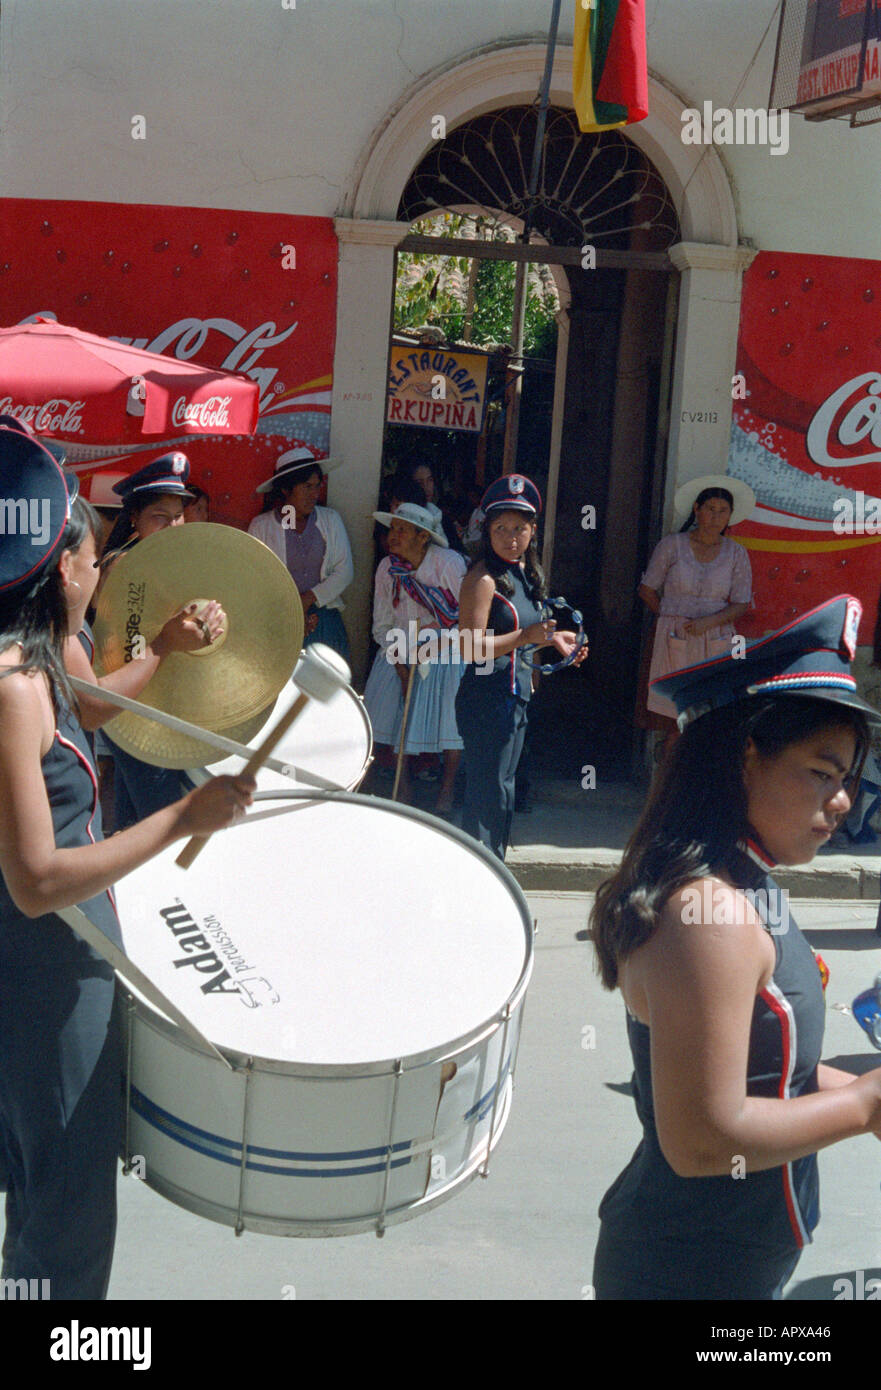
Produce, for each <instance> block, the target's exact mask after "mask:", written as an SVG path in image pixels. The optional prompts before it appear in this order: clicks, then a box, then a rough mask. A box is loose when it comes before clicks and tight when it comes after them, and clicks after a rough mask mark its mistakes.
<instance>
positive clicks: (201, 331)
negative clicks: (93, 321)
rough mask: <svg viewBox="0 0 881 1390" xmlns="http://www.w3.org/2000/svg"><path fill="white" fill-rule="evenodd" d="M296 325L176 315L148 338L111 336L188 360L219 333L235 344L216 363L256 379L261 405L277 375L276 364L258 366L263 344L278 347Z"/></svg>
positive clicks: (263, 348)
mask: <svg viewBox="0 0 881 1390" xmlns="http://www.w3.org/2000/svg"><path fill="white" fill-rule="evenodd" d="M297 326H298V324H297V323H292V324H291V326H290V328H284V329H282V330H281V331H280V332H279V331H278V329H277V327H276V324H275V323H274V322H273V320H272V319H267V320H266V322H265V323H260V324H258V325H257V327H256V328H252V329H250V330H248V329H246V328H243V327H242V325H241V324H240V323H236V322H235V321H234V320H233V319H222V318H211V319H197V318H188V319H178V320H177V322H176V323H172V324H170V325H169V327H168V328H164V329H163V330H162V332H161V333H157V334H156V337H155V338H152V339H150V340H148V339H147V338H118V337H115V338H114V341H115V342H117V343H129V344H131V346H133V347H137V348H145V349H146V351H147V352H164V353H168V354H170V355H171V356H173V357H176V358H177V359H178V361H179V362H189V360H190V358H192V357H195V356H196V354H197V353H198V352H201V351H202V349H203V348H204V347H205V344H206V342H207V340H208V335H209V333H211V332H212V331H213V332H216V333H220V334H221V336H222V337H224V338H227V339H229V340H231V341H232V342H233V343H234V344H235V346H234V347H233V348H232V349H231V350H230V351H229V352H228V353H227V355H226V357H225V358H224V360H223V361H222V362H221V363H220V366H221V368H222V369H223V370H224V371H225V372H244V373H245V375H246V376H249V377H250V378H251V380H252V381H256V382H257V385H258V386H259V387H260V404H261V406H262V405H264V404H265V403H266V400H267V398H268V397H269V396H270V395H271V388H272V383H273V381H274V380H275V378H276V376H277V375H278V368H277V367H258V366H257V363H258V362H259V361H260V358H261V357H262V356H263V353H264V352H265V351H266V349H267V348H273V347H278V345H279V343H283V342H285V341H286V340H287V339H288V338H290V336H291V334H292V333H293V332H294V331H295V330H296V328H297ZM212 365H213V364H212Z"/></svg>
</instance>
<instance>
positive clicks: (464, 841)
mask: <svg viewBox="0 0 881 1390" xmlns="http://www.w3.org/2000/svg"><path fill="white" fill-rule="evenodd" d="M272 799H273V800H279V801H309V802H324V801H341V802H344V803H346V804H351V805H355V806H366V807H369V808H370V809H371V810H379V811H386V812H388V813H389V814H390V815H399V816H401V818H402V819H404V820H417V821H421V822H422V823H423V824H425V825H426V826H427V827H428V828H429V829H433V830H436V831H438V832H439V833H441V834H443V835H445V836H447V838H449V839H453V840H456V841H458V843H459V844H460V845H461V846H462V847H463V848H464V849H467V850H469V851H470V852H471V853H472V854H475V855H476V856H477V858H478V859H482V860H483V861H484V863H485V864H486V865H487V867H489V868H490V869H492V870H493V872H494V873H495V874H496V876H497V877H498V878H499V879H500V880H501V882H502V883H503V884H504V885H505V887H506V888H508V890H509V892H510V895H511V897H512V898H513V899H514V901H515V903H516V905H517V910H518V912H519V914H520V919H521V925H522V926H523V935H524V946H525V948H526V949H525V953H524V959H523V965H522V967H521V970H520V974H519V975H518V977H517V981H516V983H515V984H514V987H513V988H512V990H511V991H510V993H509V994H508V996H507V998H506V999H505V1000H504V1002H503V1003H502V1004H501V1005H500V1007H499V1008H498V1009H497V1011H496V1012H495V1013H494V1014H491V1015H490V1016H489V1017H488V1018H484V1019H482V1020H481V1021H480V1023H477V1024H475V1025H474V1026H473V1027H472V1028H470V1029H469V1030H468V1031H467V1032H466V1033H463V1034H460V1035H459V1036H458V1037H455V1038H451V1039H449V1040H448V1041H445V1042H444V1043H442V1044H439V1045H438V1046H437V1047H434V1048H429V1049H425V1050H423V1051H421V1052H408V1053H405V1054H403V1056H400V1055H399V1056H397V1057H384V1058H378V1059H377V1060H375V1061H372V1062H283V1061H281V1060H280V1059H279V1058H272V1057H263V1056H262V1055H258V1054H256V1053H244V1052H241V1051H240V1050H239V1049H238V1048H230V1047H229V1046H228V1045H227V1044H224V1043H223V1042H220V1041H218V1040H217V1038H215V1037H211V1036H210V1035H209V1034H208V1033H207V1032H206V1033H205V1037H206V1038H208V1041H209V1042H211V1043H212V1044H213V1045H214V1047H216V1048H217V1049H218V1051H220V1052H222V1053H223V1055H224V1057H227V1058H230V1059H232V1058H242V1059H244V1063H243V1065H247V1064H248V1062H249V1061H250V1063H251V1065H253V1066H254V1067H258V1066H259V1067H260V1069H261V1070H271V1071H274V1072H280V1073H283V1074H286V1075H301V1076H303V1077H313V1078H315V1079H318V1078H320V1077H322V1076H323V1077H333V1076H343V1075H344V1076H385V1075H388V1074H389V1073H393V1071H394V1068H395V1064H396V1063H397V1062H406V1063H408V1064H409V1065H408V1066H406V1067H405V1070H407V1071H415V1070H416V1069H417V1068H418V1067H421V1066H428V1065H431V1064H432V1063H434V1062H439V1061H443V1060H445V1059H447V1058H449V1057H450V1056H452V1055H455V1054H457V1053H459V1052H461V1051H464V1050H466V1049H467V1048H468V1047H469V1046H473V1045H474V1044H476V1043H477V1042H480V1041H481V1040H482V1038H483V1036H484V1035H486V1036H490V1035H491V1034H492V1033H493V1032H495V1031H497V1030H498V1028H500V1027H504V1026H505V1024H506V1023H507V1022H509V1021H510V1020H511V1018H512V1017H513V1014H514V1011H515V1010H516V1009H518V1008H520V1007H521V1006H522V1004H523V997H524V995H525V993H526V989H527V986H528V984H529V981H530V979H531V977H532V970H533V966H534V964H535V940H534V938H535V933H534V929H533V922H532V916H531V914H530V911H529V904H528V903H527V901H526V896H525V894H524V892H523V889H522V888H521V887H520V884H519V883H518V882H517V880H516V879H515V878H514V875H513V874H512V873H511V871H510V869H509V868H508V867H507V865H505V864H504V863H503V862H502V861H501V860H500V859H499V858H498V857H497V856H496V855H495V854H493V853H492V852H491V851H490V850H488V849H487V848H486V846H485V845H482V844H481V843H480V842H479V841H478V840H475V839H473V838H472V837H471V836H470V835H467V834H466V833H465V831H464V830H460V829H459V827H458V826H455V825H451V824H450V823H449V821H445V820H441V819H440V818H439V817H438V816H432V815H431V814H430V813H429V812H427V811H423V810H421V809H419V808H418V807H414V806H402V805H401V804H400V803H398V802H395V801H388V800H385V799H384V798H383V797H378V796H365V795H364V794H363V793H361V792H350V791H338V792H323V791H313V790H311V789H310V790H306V791H300V790H297V789H296V788H291V789H290V790H287V789H285V790H283V791H282V790H280V791H279V792H278V796H277V798H276V797H273V798H272ZM247 823H248V818H247V817H245V818H244V819H243V820H242V821H239V822H237V823H236V824H234V825H232V826H230V827H229V831H228V832H227V833H229V832H232V833H235V832H236V830H238V829H239V828H240V827H241V826H244V825H247ZM119 983H120V987H121V988H122V989H123V991H124V992H125V993H126V994H127V995H129V996H130V997H131V998H132V999H133V1000H134V1001H135V1003H136V1006H137V1007H138V1008H141V1009H145V1010H147V1011H148V1012H149V1013H150V1015H151V1017H152V1018H153V1019H155V1021H156V1024H157V1026H158V1027H159V1030H160V1031H161V1032H166V1033H168V1034H169V1036H173V1037H174V1039H175V1040H176V1041H179V1042H180V1043H181V1044H182V1045H184V1046H185V1047H188V1048H190V1049H192V1051H193V1052H195V1053H196V1054H197V1055H198V1056H200V1057H205V1058H207V1059H209V1060H211V1061H213V1062H215V1064H216V1065H219V1063H217V1061H216V1058H213V1057H211V1054H210V1053H209V1052H206V1051H205V1049H204V1048H201V1047H199V1045H198V1043H197V1042H196V1040H195V1039H193V1038H190V1037H188V1036H187V1035H186V1034H185V1033H184V1032H183V1030H182V1029H180V1028H179V1027H178V1026H177V1024H175V1023H172V1022H171V1021H170V1020H169V1019H166V1018H165V1016H164V1015H162V1014H160V1013H158V1012H157V1010H156V1009H155V1007H154V1006H153V1005H152V1004H150V1003H149V1002H147V1001H146V1000H145V999H143V998H142V996H141V995H139V994H137V993H135V991H134V989H133V987H132V986H130V985H129V984H128V983H127V982H126V981H125V980H120V981H119ZM203 1031H204V1030H203ZM235 1069H238V1068H237V1067H236V1068H235Z"/></svg>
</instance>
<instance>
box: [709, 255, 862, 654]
mask: <svg viewBox="0 0 881 1390" xmlns="http://www.w3.org/2000/svg"><path fill="white" fill-rule="evenodd" d="M737 371H738V374H739V378H735V382H734V386H733V391H734V397H735V399H734V415H733V421H732V429H731V447H730V453H729V461H728V472H729V473H731V474H734V475H735V476H736V477H739V478H742V479H743V480H744V482H747V483H749V485H750V487H751V488H752V489H753V490H754V492H755V494H756V498H757V502H758V505H757V508H756V511H755V513H754V514H753V516H752V517H751V518H750V520H749V521H747V522H743V523H742V524H741V525H739V526H738V527H737V528H736V531H735V532H734V534H735V535H736V538H737V539H738V540H739V541H740V542H741V543H742V544H743V545H745V546H746V547H747V549H748V551H749V557H750V561H751V563H752V568H753V580H754V595H755V608H754V610H753V611H752V612H751V613H750V614H749V615H747V616H746V617H744V618H743V619H741V622H740V624H739V626H741V627H742V628H743V630H744V631H745V632H746V633H748V634H749V635H753V636H756V635H759V634H761V633H762V632H765V631H767V630H769V629H773V628H776V627H779V626H782V624H783V623H785V622H788V621H789V620H790V619H791V618H793V617H794V616H796V614H799V613H804V612H806V611H807V610H808V609H810V608H812V607H813V606H814V605H816V604H818V603H822V602H823V600H824V599H826V598H830V597H831V596H832V595H834V594H837V593H851V594H856V596H857V597H858V598H859V599H860V601H861V602H862V604H863V609H864V613H863V619H862V622H861V624H860V630H859V642H860V644H862V645H866V644H870V643H871V641H872V633H873V629H874V624H875V621H876V614H877V609H878V599H879V589H881V549H879V544H881V263H879V262H877V261H868V260H847V259H845V258H843V257H838V256H802V255H789V254H780V253H777V252H772V251H763V252H762V253H761V254H760V255H758V256H757V257H756V259H755V260H754V262H753V264H752V265H751V267H750V269H749V270H748V272H747V274H746V276H745V280H744V287H743V305H742V310H741V317H740V337H739V343H738V354H737Z"/></svg>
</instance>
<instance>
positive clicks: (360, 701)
mask: <svg viewBox="0 0 881 1390" xmlns="http://www.w3.org/2000/svg"><path fill="white" fill-rule="evenodd" d="M297 665H299V662H298V663H297ZM296 669H297V667H296V666H295V667H294V670H295V671H296ZM291 681H293V676H291ZM286 688H287V687H284V686H283V687H282V690H284V689H286ZM340 690H342V691H343V692H344V693H345V694H346V695H348V696H349V697H350V698H351V699H352V700H354V702H355V704H356V705H357V706H358V708H359V711H360V714H361V719H362V721H363V723H364V727H365V729H366V731H367V753H366V756H365V758H364V763H363V765H362V767H361V771H360V772H359V773H358V775H357V777H356V778H355V779H354V780H353V781H352V782H349V783H347V784H346V786H345V787H343V788H342V790H343V791H348V792H351V791H355V790H356V788H357V787H360V785H361V783H362V782H363V781H364V778H365V777H366V776H367V773H368V772H369V770H370V764H371V763H372V762H373V748H374V743H373V725H372V724H371V722H370V715H369V714H368V713H367V706H366V705H365V703H364V696H363V695H359V694H358V692H357V690H353V689H352V687H351V686H350V685H341V686H340ZM281 695H282V691H279V693H278V695H277V696H276V697H275V704H273V706H272V709H271V710H270V711H269V714H268V716H267V718H266V720H265V721H264V724H263V726H262V728H261V729H258V730H257V734H255V735H254V736H253V737H254V739H255V740H256V739H257V735H258V734H261V733H262V734H265V732H266V724H268V723H269V721H270V720H271V719H272V716H273V714H274V713H275V706H276V705H277V704H278V702H279V700H280V699H281ZM207 746H208V745H207V744H206V747H207ZM251 746H252V745H251V744H248V747H249V748H250V747H251ZM253 746H254V747H256V742H255V744H254V745H253ZM234 756H235V755H234V754H232V753H226V754H223V755H222V756H218V758H217V761H216V762H213V763H199V764H198V766H196V767H182V768H180V769H178V770H179V771H180V772H182V773H183V774H184V775H185V776H186V777H189V778H190V780H191V781H192V782H194V783H195V785H196V786H204V785H205V783H204V782H196V780H195V778H194V777H193V776H192V774H193V773H194V772H198V773H204V774H205V780H206V781H207V780H208V778H209V777H216V776H218V775H219V774H218V773H217V771H216V769H217V768H219V767H221V766H222V764H223V763H225V762H230V761H231V760H232V758H233V757H234ZM212 769H215V770H214V771H212ZM303 770H304V772H315V769H314V768H311V767H306V768H304V769H303ZM315 775H316V776H317V777H323V776H324V773H323V772H320V771H319V772H315ZM291 790H294V788H293V787H292V788H291ZM316 790H319V789H316ZM281 794H282V793H281V792H279V795H280V796H281Z"/></svg>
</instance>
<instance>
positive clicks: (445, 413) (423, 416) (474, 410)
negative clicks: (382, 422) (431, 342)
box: [386, 343, 488, 431]
mask: <svg viewBox="0 0 881 1390" xmlns="http://www.w3.org/2000/svg"><path fill="white" fill-rule="evenodd" d="M487 361H488V358H487V356H486V354H485V353H478V352H459V351H458V349H452V350H449V349H447V348H435V347H430V348H426V347H420V346H418V345H416V344H414V345H413V346H412V347H408V346H406V345H401V344H400V343H395V344H393V345H392V350H391V354H390V357H389V383H388V404H387V409H386V420H387V421H388V423H389V424H390V425H418V426H421V427H422V428H423V429H436V430H471V431H479V430H480V428H481V425H482V424H483V411H484V406H485V403H486V369H487Z"/></svg>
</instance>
